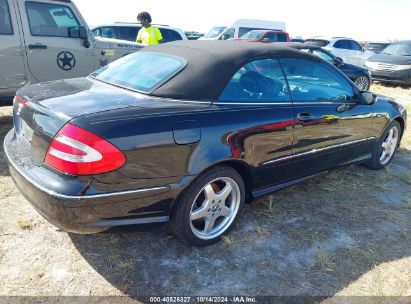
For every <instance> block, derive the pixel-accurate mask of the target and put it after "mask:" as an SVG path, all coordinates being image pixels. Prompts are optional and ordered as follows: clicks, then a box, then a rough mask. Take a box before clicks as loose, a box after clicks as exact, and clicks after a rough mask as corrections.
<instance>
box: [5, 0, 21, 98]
mask: <svg viewBox="0 0 411 304" xmlns="http://www.w3.org/2000/svg"><path fill="white" fill-rule="evenodd" d="M0 41H1V43H0V90H1V91H4V94H11V93H10V92H13V91H15V90H16V89H17V88H20V87H22V86H23V85H25V83H26V80H27V78H26V72H25V68H24V57H23V49H22V45H21V40H20V32H19V28H18V25H17V22H16V14H15V10H14V4H13V2H12V1H10V0H0ZM2 95H3V93H2Z"/></svg>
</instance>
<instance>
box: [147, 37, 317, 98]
mask: <svg viewBox="0 0 411 304" xmlns="http://www.w3.org/2000/svg"><path fill="white" fill-rule="evenodd" d="M140 52H155V53H163V54H167V55H171V56H176V57H179V58H182V59H184V60H185V61H186V62H187V66H186V67H185V68H184V69H183V70H182V71H181V72H179V73H178V74H177V75H176V76H174V77H173V78H171V79H170V80H169V81H167V82H166V83H165V84H163V85H162V86H160V87H159V88H157V89H155V90H154V91H153V92H152V93H151V95H154V96H159V97H168V98H176V99H188V100H215V99H217V98H218V97H219V96H220V94H221V92H222V91H223V89H224V88H225V86H226V84H227V83H228V81H229V80H230V79H231V78H232V77H233V75H234V73H235V72H237V71H238V70H239V69H240V68H241V67H242V66H243V65H244V64H246V63H248V62H250V61H254V60H257V59H267V58H277V57H282V58H284V57H287V58H308V59H311V60H316V61H319V58H318V57H316V56H313V55H310V54H308V53H305V52H300V51H298V50H295V49H292V48H289V47H287V46H284V45H276V44H275V43H273V44H266V43H255V42H254V43H253V42H239V41H206V40H205V41H203V40H201V41H197V40H196V41H175V42H169V43H165V44H160V45H154V46H148V47H145V48H144V49H142V50H141V51H140Z"/></svg>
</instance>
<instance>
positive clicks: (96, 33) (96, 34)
mask: <svg viewBox="0 0 411 304" xmlns="http://www.w3.org/2000/svg"><path fill="white" fill-rule="evenodd" d="M92 33H93V36H94V37H101V27H98V28H95V29H94V30H93V31H92Z"/></svg>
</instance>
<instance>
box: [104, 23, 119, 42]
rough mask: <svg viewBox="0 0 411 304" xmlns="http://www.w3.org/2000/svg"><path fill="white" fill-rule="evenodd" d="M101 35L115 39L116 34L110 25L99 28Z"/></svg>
mask: <svg viewBox="0 0 411 304" xmlns="http://www.w3.org/2000/svg"><path fill="white" fill-rule="evenodd" d="M101 37H103V38H113V39H116V38H117V35H116V32H115V29H114V27H111V26H107V27H102V28H101Z"/></svg>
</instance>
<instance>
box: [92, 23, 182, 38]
mask: <svg viewBox="0 0 411 304" xmlns="http://www.w3.org/2000/svg"><path fill="white" fill-rule="evenodd" d="M153 26H155V27H156V28H158V29H159V30H160V32H161V35H162V36H163V42H170V41H175V40H187V37H186V34H184V32H183V31H182V30H181V29H178V28H174V27H170V26H168V25H159V24H153ZM140 29H141V24H140V23H125V22H115V23H112V24H103V25H99V26H96V27H93V28H92V29H91V31H92V32H93V35H94V36H95V37H103V38H113V39H120V40H128V41H134V42H135V41H136V39H137V34H138V31H139V30H140Z"/></svg>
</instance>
